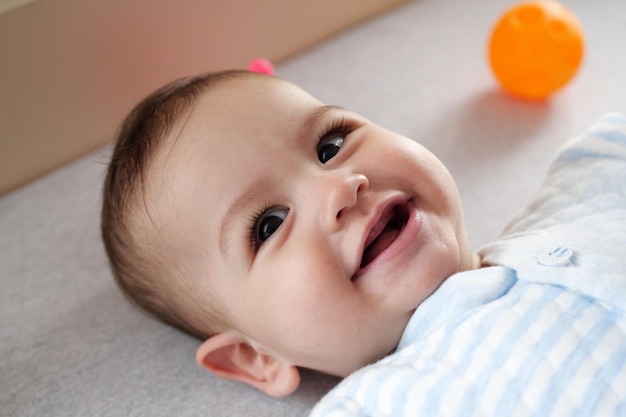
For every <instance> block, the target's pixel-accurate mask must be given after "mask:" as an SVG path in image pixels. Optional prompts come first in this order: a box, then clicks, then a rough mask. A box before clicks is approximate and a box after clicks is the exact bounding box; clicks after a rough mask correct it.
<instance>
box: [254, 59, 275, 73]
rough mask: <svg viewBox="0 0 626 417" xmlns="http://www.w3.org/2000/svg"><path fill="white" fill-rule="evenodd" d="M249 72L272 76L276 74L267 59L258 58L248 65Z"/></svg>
mask: <svg viewBox="0 0 626 417" xmlns="http://www.w3.org/2000/svg"><path fill="white" fill-rule="evenodd" d="M248 71H252V72H258V73H260V74H270V75H271V74H273V73H274V66H273V65H272V63H271V62H270V61H268V60H267V59H265V58H257V59H254V60H252V62H250V65H248Z"/></svg>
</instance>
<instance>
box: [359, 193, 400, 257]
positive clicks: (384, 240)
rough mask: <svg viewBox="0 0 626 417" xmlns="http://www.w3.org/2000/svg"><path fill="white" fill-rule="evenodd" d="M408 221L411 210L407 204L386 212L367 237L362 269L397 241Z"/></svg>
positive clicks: (398, 205)
mask: <svg viewBox="0 0 626 417" xmlns="http://www.w3.org/2000/svg"><path fill="white" fill-rule="evenodd" d="M408 221H409V210H408V208H407V206H406V204H397V205H394V206H392V207H390V208H389V209H387V210H385V212H384V213H383V214H382V216H381V217H380V219H378V222H377V223H376V224H375V225H374V227H373V228H372V230H370V233H369V235H368V236H367V240H366V242H365V250H364V251H363V257H362V258H361V269H362V268H365V267H366V266H367V265H368V264H369V263H370V262H372V261H373V260H374V259H375V258H376V257H377V256H378V255H380V254H381V253H382V252H384V251H385V249H387V248H388V247H389V246H390V245H391V244H392V243H393V241H394V240H396V238H397V237H398V235H399V234H400V232H401V231H402V229H403V228H404V226H406V224H407V222H408Z"/></svg>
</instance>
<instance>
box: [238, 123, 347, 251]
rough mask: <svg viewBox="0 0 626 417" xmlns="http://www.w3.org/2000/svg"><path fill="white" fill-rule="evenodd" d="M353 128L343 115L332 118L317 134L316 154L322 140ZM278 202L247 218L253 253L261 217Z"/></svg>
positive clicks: (276, 206)
mask: <svg viewBox="0 0 626 417" xmlns="http://www.w3.org/2000/svg"><path fill="white" fill-rule="evenodd" d="M354 130H355V126H354V123H352V122H350V121H348V120H346V119H345V118H344V117H342V118H341V119H336V120H334V121H333V122H332V123H331V124H329V125H328V127H326V128H325V129H324V130H323V131H322V132H321V133H319V134H318V140H317V143H316V145H315V149H314V152H315V154H317V152H318V149H319V147H320V145H321V144H322V142H323V141H325V140H327V139H331V138H333V137H336V136H347V135H349V134H350V133H352V132H353V131H354ZM280 207H281V206H280V205H279V204H268V205H265V206H263V207H262V208H261V209H259V210H256V211H255V212H254V213H252V214H251V215H250V216H249V219H248V240H249V242H250V247H251V249H252V251H253V253H256V252H258V250H259V248H260V247H261V246H262V245H263V243H264V242H259V240H258V239H257V227H258V224H259V222H260V221H261V219H262V218H263V217H264V216H265V215H266V214H267V213H268V212H269V211H271V210H275V209H278V208H280Z"/></svg>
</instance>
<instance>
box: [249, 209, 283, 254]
mask: <svg viewBox="0 0 626 417" xmlns="http://www.w3.org/2000/svg"><path fill="white" fill-rule="evenodd" d="M278 207H280V206H279V205H278V204H268V205H266V206H263V207H262V208H261V209H259V210H256V211H255V212H254V213H252V214H251V215H250V216H249V220H248V239H249V241H250V247H251V248H252V251H253V252H254V253H256V252H257V251H258V250H259V248H260V247H261V245H262V244H263V242H259V240H258V239H257V235H256V233H257V225H258V224H259V222H260V221H261V219H262V218H263V216H264V215H265V214H266V213H267V212H269V211H270V210H274V209H276V208H278Z"/></svg>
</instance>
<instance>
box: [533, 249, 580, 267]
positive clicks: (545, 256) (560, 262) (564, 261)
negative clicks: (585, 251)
mask: <svg viewBox="0 0 626 417" xmlns="http://www.w3.org/2000/svg"><path fill="white" fill-rule="evenodd" d="M573 256H574V252H573V251H572V250H571V249H570V248H567V247H565V246H557V247H555V248H554V249H550V250H546V251H544V252H542V253H541V254H539V255H537V262H538V263H539V264H541V265H544V266H566V265H569V264H570V262H571V260H572V257H573Z"/></svg>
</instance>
